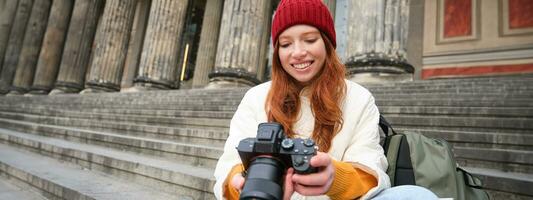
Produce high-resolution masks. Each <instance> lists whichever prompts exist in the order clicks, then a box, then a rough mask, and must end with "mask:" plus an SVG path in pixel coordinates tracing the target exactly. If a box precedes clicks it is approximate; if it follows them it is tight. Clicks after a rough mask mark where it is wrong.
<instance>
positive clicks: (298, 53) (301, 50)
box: [292, 44, 307, 58]
mask: <svg viewBox="0 0 533 200" xmlns="http://www.w3.org/2000/svg"><path fill="white" fill-rule="evenodd" d="M292 54H293V56H294V57H297V58H299V57H305V55H307V50H306V49H305V47H304V46H302V45H299V44H296V45H294V51H293V53H292Z"/></svg>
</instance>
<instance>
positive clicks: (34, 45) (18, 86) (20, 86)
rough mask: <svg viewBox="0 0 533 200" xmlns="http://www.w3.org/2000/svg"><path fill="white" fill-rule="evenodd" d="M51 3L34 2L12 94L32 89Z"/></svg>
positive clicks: (41, 0)
mask: <svg viewBox="0 0 533 200" xmlns="http://www.w3.org/2000/svg"><path fill="white" fill-rule="evenodd" d="M51 5H52V2H51V0H38V1H35V2H34V3H33V6H32V9H31V16H30V21H29V22H28V27H27V28H26V33H25V35H24V42H23V43H22V50H21V52H20V56H19V61H18V63H17V70H16V73H15V79H13V86H12V87H11V88H10V90H11V92H10V94H24V93H26V92H28V91H29V90H30V87H31V85H32V83H33V77H34V75H35V67H36V66H37V60H38V59H39V52H40V51H41V45H42V44H43V38H44V32H45V31H46V24H47V23H48V15H49V14H50V6H51Z"/></svg>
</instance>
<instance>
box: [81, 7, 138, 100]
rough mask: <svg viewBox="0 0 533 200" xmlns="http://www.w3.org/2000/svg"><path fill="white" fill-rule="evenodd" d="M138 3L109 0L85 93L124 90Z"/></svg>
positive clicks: (99, 30)
mask: <svg viewBox="0 0 533 200" xmlns="http://www.w3.org/2000/svg"><path fill="white" fill-rule="evenodd" d="M135 5H136V1H133V0H112V1H109V0H108V1H105V7H104V14H103V16H102V20H101V23H100V24H99V26H98V28H97V31H96V36H95V39H94V45H95V48H94V52H93V55H92V61H91V67H90V72H89V79H88V81H87V82H86V83H85V86H86V89H85V90H83V91H82V92H81V93H92V92H112V91H118V90H119V89H120V79H121V78H122V70H123V69H124V62H125V60H126V59H125V58H126V52H127V50H128V42H129V37H130V32H131V26H132V24H133V16H134V14H135Z"/></svg>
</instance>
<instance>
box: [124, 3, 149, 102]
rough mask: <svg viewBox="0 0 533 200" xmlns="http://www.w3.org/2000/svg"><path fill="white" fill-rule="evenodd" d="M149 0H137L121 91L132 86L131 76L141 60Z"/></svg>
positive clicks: (132, 76) (133, 76) (133, 75)
mask: <svg viewBox="0 0 533 200" xmlns="http://www.w3.org/2000/svg"><path fill="white" fill-rule="evenodd" d="M151 2H152V1H151V0H139V1H137V8H136V10H135V17H134V18H133V27H132V30H131V35H130V42H129V44H128V53H127V55H126V63H125V64H124V72H123V73H122V81H121V83H120V91H121V92H122V91H124V92H127V91H128V88H131V87H132V86H133V78H135V74H136V73H137V69H138V67H139V61H140V60H141V52H142V47H143V42H144V35H145V33H146V24H147V22H148V14H149V13H150V4H151Z"/></svg>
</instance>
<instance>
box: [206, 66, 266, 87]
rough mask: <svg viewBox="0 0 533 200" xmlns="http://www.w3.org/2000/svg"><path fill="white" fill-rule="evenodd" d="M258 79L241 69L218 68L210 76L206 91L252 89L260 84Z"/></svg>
mask: <svg viewBox="0 0 533 200" xmlns="http://www.w3.org/2000/svg"><path fill="white" fill-rule="evenodd" d="M260 83H261V81H259V79H257V77H256V76H255V75H254V74H252V73H250V72H248V71H246V70H245V69H241V68H218V69H215V71H213V72H211V73H210V74H209V83H208V84H207V86H206V87H205V88H206V89H216V88H232V87H252V86H255V85H258V84H260Z"/></svg>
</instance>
